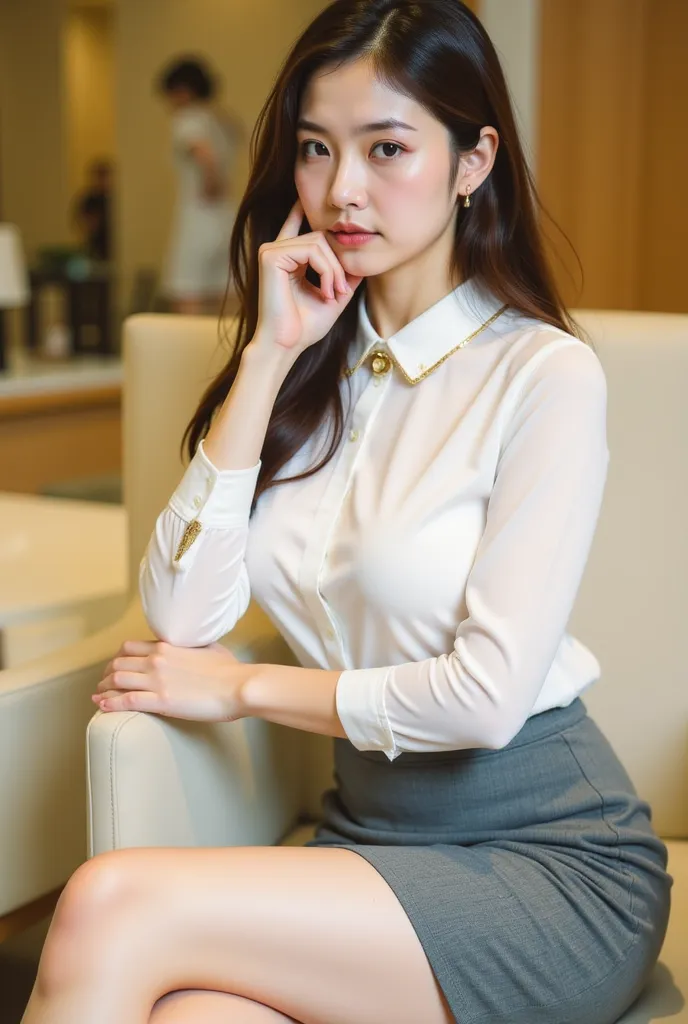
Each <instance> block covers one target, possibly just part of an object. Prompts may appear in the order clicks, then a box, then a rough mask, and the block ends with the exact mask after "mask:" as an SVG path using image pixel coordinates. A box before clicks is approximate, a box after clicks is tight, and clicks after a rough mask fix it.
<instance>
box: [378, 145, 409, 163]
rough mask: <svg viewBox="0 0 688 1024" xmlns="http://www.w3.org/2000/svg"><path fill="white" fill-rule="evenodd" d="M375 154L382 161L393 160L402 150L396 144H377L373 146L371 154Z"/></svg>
mask: <svg viewBox="0 0 688 1024" xmlns="http://www.w3.org/2000/svg"><path fill="white" fill-rule="evenodd" d="M376 152H377V155H378V156H381V157H382V159H383V160H393V159H394V157H396V156H399V154H400V153H403V152H404V150H403V148H402V147H401V146H400V145H399V143H398V142H378V144H377V146H373V153H376Z"/></svg>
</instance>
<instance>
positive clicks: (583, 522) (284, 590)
mask: <svg viewBox="0 0 688 1024" xmlns="http://www.w3.org/2000/svg"><path fill="white" fill-rule="evenodd" d="M498 310H499V303H498V302H497V301H496V300H495V299H494V298H493V297H491V296H489V295H487V294H485V293H484V292H482V291H480V290H479V289H478V288H477V287H476V286H475V285H474V284H473V283H472V282H467V283H464V284H463V285H461V286H460V287H459V288H458V289H456V291H454V292H452V293H450V294H449V295H447V296H446V297H445V298H444V299H442V300H441V301H440V302H438V303H437V304H436V305H434V306H433V307H431V308H430V309H428V310H427V311H426V312H425V313H423V314H422V315H421V316H419V317H418V318H417V319H416V320H414V321H413V322H412V323H410V324H408V325H407V326H406V327H404V328H403V329H402V330H400V331H399V332H398V333H397V334H396V335H394V336H393V337H391V338H389V339H388V341H386V342H384V341H382V339H381V338H380V337H379V336H378V335H377V334H376V332H375V330H374V329H373V327H372V325H371V323H370V321H369V319H368V316H367V314H366V310H365V305H364V303H363V302H362V303H361V307H360V316H359V330H358V336H357V338H356V340H355V343H354V344H353V345H352V351H351V358H350V362H349V366H350V367H351V368H353V367H355V366H357V367H358V368H357V369H355V370H354V372H353V373H352V374H351V376H350V377H347V378H345V379H344V380H343V382H342V393H343V396H344V403H345V411H346V424H345V433H344V437H343V440H342V442H341V444H340V445H339V447H338V449H337V452H336V454H335V456H334V458H333V459H332V460H331V461H330V462H329V463H328V464H327V465H326V466H325V467H324V468H323V469H321V470H320V471H319V472H318V473H316V474H315V475H314V476H312V477H310V478H308V479H306V480H303V481H299V482H296V483H286V484H281V485H279V486H278V487H275V488H274V489H270V490H269V491H267V492H266V493H265V494H264V495H262V497H261V498H260V499H259V501H258V503H257V507H256V510H255V511H254V513H253V515H252V516H249V513H250V507H251V502H252V498H253V494H254V491H255V485H256V481H257V477H258V471H259V466H255V467H253V468H252V469H248V470H241V471H233V470H229V471H218V470H217V469H216V468H215V467H214V466H213V465H212V463H211V462H210V461H209V459H208V458H207V456H206V455H205V454H204V451H203V447H202V445H201V447H200V449H199V451H198V452H197V454H196V456H195V457H194V459H193V460H192V462H191V463H190V465H189V467H188V469H187V471H186V473H185V475H184V477H183V479H182V481H181V483H180V484H179V486H178V488H177V490H176V491H175V493H174V494H173V496H172V498H171V500H170V503H169V505H168V507H167V508H166V509H165V510H164V511H163V512H162V514H161V515H160V517H159V519H158V522H157V525H156V528H155V531H154V533H153V536H152V538H151V541H150V544H149V547H148V551H147V553H146V556H145V557H144V559H143V562H142V565H141V575H140V586H141V595H142V600H143V605H144V609H145V612H146V615H147V618H148V621H149V623H150V625H151V628H152V629H153V631H154V632H155V633H156V635H157V636H159V637H161V638H163V639H166V640H168V641H169V642H171V643H173V644H179V645H185V646H201V645H205V644H209V643H211V642H213V641H215V640H217V639H218V638H220V637H221V636H223V635H224V634H225V633H227V632H229V631H230V630H231V629H232V628H233V626H234V625H235V623H236V622H237V620H238V619H239V618H240V617H241V616H242V615H243V614H244V612H245V611H246V608H247V606H248V603H249V599H250V596H251V595H253V596H254V597H255V598H256V600H257V601H258V603H259V604H260V605H261V606H262V607H263V608H264V610H265V611H266V612H267V614H268V615H269V616H270V618H271V619H272V621H273V622H274V624H275V625H276V627H277V628H278V629H279V631H280V632H281V634H282V635H283V637H284V639H285V640H286V641H287V643H288V644H289V645H290V647H291V648H292V649H293V651H294V653H295V654H296V656H297V658H298V659H299V662H300V663H301V664H302V665H304V666H307V667H315V668H322V669H341V670H342V674H341V676H340V678H339V681H338V684H337V693H336V698H337V709H338V713H339V716H340V718H341V721H342V725H343V727H344V729H345V731H346V734H347V736H348V737H349V739H350V740H351V742H352V743H353V744H354V746H355V747H357V748H358V749H359V750H381V751H384V752H385V754H387V756H388V757H389V758H390V760H391V759H393V758H394V757H396V756H397V755H398V754H400V753H401V752H402V751H438V750H454V749H461V748H468V747H485V748H492V749H496V748H499V747H502V746H505V745H506V744H507V743H508V742H509V741H510V740H511V739H512V738H513V737H514V736H515V735H516V733H517V732H518V731H519V730H520V728H521V727H522V725H523V724H524V722H525V721H526V719H527V718H528V717H529V716H530V715H533V714H537V713H539V712H542V711H544V710H546V709H548V708H552V707H563V706H566V705H567V704H569V703H570V702H571V701H572V700H573V699H574V698H575V697H576V696H577V695H578V694H579V693H580V692H581V691H582V690H583V689H585V687H587V686H588V685H590V684H591V683H593V682H594V681H595V680H597V679H598V677H599V665H598V663H597V661H596V659H595V658H594V656H593V655H592V654H591V653H590V651H588V650H587V648H585V647H584V646H583V645H582V644H581V643H579V642H578V641H577V640H576V639H574V638H573V637H572V636H570V635H568V634H567V633H566V626H567V621H568V619H569V615H570V612H571V609H572V606H573V603H574V599H575V597H576V592H577V590H578V586H579V583H580V580H581V576H582V573H583V569H584V566H585V563H586V560H587V557H588V552H589V549H590V544H591V541H592V537H593V533H594V530H595V525H596V522H597V518H598V514H599V509H600V504H601V500H602V493H603V490H604V482H605V477H606V471H607V463H608V450H607V444H606V430H605V421H606V384H605V378H604V374H603V371H602V369H601V366H600V363H599V361H598V359H597V357H596V356H595V354H594V352H593V351H592V350H591V349H590V348H589V347H588V346H587V345H585V344H584V343H583V342H581V341H579V340H578V339H576V338H574V337H572V336H570V335H568V334H565V333H564V332H562V331H560V330H558V329H556V328H554V327H550V326H548V325H546V324H543V323H541V322H539V321H535V320H529V319H527V318H525V317H523V316H520V315H517V314H514V313H512V312H511V311H505V312H502V313H501V315H499V316H497V317H496V319H494V320H493V322H492V323H491V324H490V325H489V326H488V327H487V328H486V329H484V330H482V331H480V333H478V334H477V335H476V336H475V337H474V338H473V339H472V340H471V341H470V342H469V343H468V344H466V345H465V347H460V346H461V343H462V342H463V341H464V339H466V338H467V337H469V336H470V335H471V334H473V333H474V332H475V331H476V330H478V328H479V327H480V326H481V325H482V324H483V323H484V322H485V321H486V320H487V319H489V318H490V317H493V316H494V314H495V313H497V312H498ZM373 352H382V353H383V354H386V355H387V358H384V356H383V357H382V358H379V357H378V360H377V362H376V363H375V366H376V368H377V370H378V371H380V370H382V371H385V370H386V371H387V372H377V373H375V372H373V369H372V366H371V362H372V360H371V359H370V358H367V357H369V356H370V354H371V353H373ZM390 357H391V358H390ZM326 439H327V428H326V427H323V429H322V430H321V431H320V432H319V434H318V435H317V436H314V437H312V438H311V439H310V441H309V442H308V443H307V444H306V445H305V446H304V448H303V449H302V450H301V451H299V452H298V453H297V454H296V455H295V456H294V458H293V459H292V460H291V462H290V463H289V464H288V465H287V466H286V467H285V468H284V469H283V470H282V471H281V473H280V476H282V477H285V476H290V475H292V474H294V473H296V472H299V471H301V470H303V469H305V468H306V467H308V466H310V465H311V464H312V462H313V459H314V457H317V455H318V453H319V451H320V450H321V446H322V444H323V442H324V441H326ZM192 521H195V522H196V523H197V524H198V525H197V526H195V527H194V528H193V529H192V532H191V533H190V534H189V532H188V531H187V526H188V524H189V523H190V522H192ZM194 531H195V533H194ZM185 532H186V534H187V539H188V538H189V536H191V537H195V539H194V540H193V542H192V543H191V544H190V546H189V547H188V549H187V550H185V552H184V554H183V555H182V556H181V557H180V558H179V560H178V561H175V554H176V553H177V551H178V548H179V545H180V542H181V540H182V537H183V536H184V534H185Z"/></svg>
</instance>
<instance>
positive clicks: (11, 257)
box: [0, 224, 29, 370]
mask: <svg viewBox="0 0 688 1024" xmlns="http://www.w3.org/2000/svg"><path fill="white" fill-rule="evenodd" d="M28 301H29V280H28V276H27V273H26V264H25V263H24V253H23V252H22V244H21V239H20V237H19V232H18V231H17V229H16V228H15V226H14V225H13V224H0V370H4V369H5V367H6V365H7V361H6V351H5V348H6V346H5V340H6V339H5V323H4V310H6V309H17V308H18V307H19V306H25V305H26V303H27V302H28Z"/></svg>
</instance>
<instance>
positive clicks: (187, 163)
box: [158, 58, 241, 313]
mask: <svg viewBox="0 0 688 1024" xmlns="http://www.w3.org/2000/svg"><path fill="white" fill-rule="evenodd" d="M158 85H159V88H160V91H161V92H162V94H163V96H164V97H165V100H166V102H167V104H168V105H169V108H170V110H171V112H172V146H173V155H174V162H175V169H176V172H177V204H176V210H175V215H174V222H173V227H172V236H171V239H170V245H169V252H168V255H167V265H166V269H165V275H164V281H163V290H164V292H165V294H166V296H167V298H168V299H169V300H170V303H171V305H172V308H173V310H174V311H175V312H178V313H217V312H219V310H220V307H221V305H222V298H223V296H224V294H225V290H226V288H227V279H228V267H227V253H228V251H229V241H230V237H231V234H232V226H233V224H234V213H235V208H234V204H233V202H232V200H231V196H230V194H229V186H230V180H229V179H230V176H231V170H232V164H233V162H234V158H235V155H236V148H237V143H238V140H239V137H240V134H241V129H240V127H239V125H238V122H237V121H236V119H235V118H233V117H230V115H228V114H227V113H225V112H224V111H221V110H220V109H219V108H218V107H217V105H216V104H215V103H214V102H213V100H214V97H215V93H216V83H215V80H214V78H213V76H212V74H211V73H210V71H209V69H208V68H207V67H206V65H205V63H204V62H203V61H200V60H198V59H196V58H180V59H177V60H174V61H173V62H172V63H171V64H170V65H169V66H168V67H166V68H165V69H164V70H163V72H162V73H161V75H160V77H159V81H158Z"/></svg>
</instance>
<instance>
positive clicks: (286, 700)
mask: <svg viewBox="0 0 688 1024" xmlns="http://www.w3.org/2000/svg"><path fill="white" fill-rule="evenodd" d="M340 675H341V673H340V672H339V670H334V671H330V670H327V669H317V668H293V667H291V666H286V665H255V666H253V667H252V669H251V670H250V671H249V672H248V674H247V679H246V681H245V682H244V683H243V686H242V689H241V705H242V707H243V709H244V712H245V715H246V716H247V717H253V718H263V719H265V721H267V722H276V723H277V724H278V725H288V726H291V727H292V728H293V729H303V730H304V731H305V732H316V733H319V734H320V735H321V736H341V737H345V736H346V733H345V732H344V728H343V726H342V723H341V721H340V719H339V715H338V714H337V704H336V691H337V681H338V680H339V676H340Z"/></svg>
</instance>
